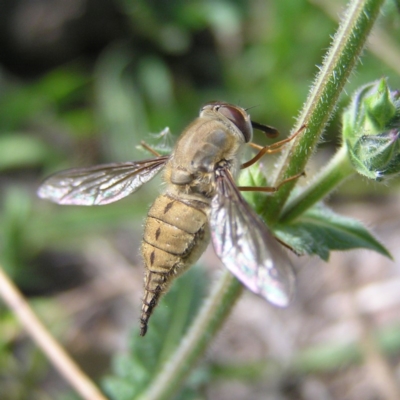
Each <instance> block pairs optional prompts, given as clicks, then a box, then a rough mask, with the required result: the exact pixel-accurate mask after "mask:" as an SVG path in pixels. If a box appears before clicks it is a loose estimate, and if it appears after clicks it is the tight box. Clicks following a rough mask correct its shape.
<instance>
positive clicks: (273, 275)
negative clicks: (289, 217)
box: [210, 168, 294, 307]
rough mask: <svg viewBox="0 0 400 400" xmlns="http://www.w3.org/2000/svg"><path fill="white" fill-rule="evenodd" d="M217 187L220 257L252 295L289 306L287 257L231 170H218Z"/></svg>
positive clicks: (214, 233)
mask: <svg viewBox="0 0 400 400" xmlns="http://www.w3.org/2000/svg"><path fill="white" fill-rule="evenodd" d="M216 184H217V194H216V196H215V197H214V199H213V201H212V206H211V221H210V225H211V237H212V242H213V245H214V249H215V252H216V254H217V255H218V257H219V258H220V259H221V261H222V262H223V263H224V265H225V266H226V267H227V268H228V269H229V270H230V271H231V272H232V273H233V274H234V275H235V276H236V277H237V278H238V279H239V280H240V281H241V282H242V283H243V284H244V285H245V286H247V287H248V288H249V289H250V290H251V291H252V292H254V293H256V294H259V295H261V296H262V297H264V298H265V299H266V300H268V301H269V302H271V303H272V304H274V305H277V306H281V307H284V306H286V305H288V303H289V301H290V299H291V296H292V292H293V287H294V272H293V269H292V266H291V264H290V261H289V259H288V257H287V255H286V254H285V252H284V251H283V249H282V248H281V246H280V245H279V244H278V242H277V241H276V239H274V237H273V236H272V235H271V233H270V232H269V231H268V229H267V227H266V226H265V224H264V223H263V222H262V220H261V219H260V218H259V217H258V215H257V214H256V213H255V212H254V211H253V210H252V209H251V207H250V206H249V205H248V204H247V203H246V201H245V200H244V198H243V197H242V195H241V194H240V192H239V190H238V188H237V187H236V185H235V183H234V181H233V178H232V176H231V175H230V172H229V171H228V170H226V169H224V168H220V169H217V170H216Z"/></svg>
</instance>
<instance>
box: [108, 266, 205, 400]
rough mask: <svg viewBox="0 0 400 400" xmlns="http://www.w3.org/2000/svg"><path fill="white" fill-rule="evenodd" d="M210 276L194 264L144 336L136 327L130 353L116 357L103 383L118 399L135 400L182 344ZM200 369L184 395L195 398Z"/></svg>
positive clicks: (177, 283) (159, 309)
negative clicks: (111, 370)
mask: <svg viewBox="0 0 400 400" xmlns="http://www.w3.org/2000/svg"><path fill="white" fill-rule="evenodd" d="M205 283H206V278H205V274H204V271H203V270H202V269H201V268H197V267H194V268H191V269H190V270H189V271H188V272H186V273H185V274H184V275H183V276H181V277H179V278H178V279H177V280H176V281H175V282H174V284H173V285H172V287H171V289H170V291H169V292H168V293H167V294H166V295H165V297H163V298H162V300H161V302H160V305H159V306H158V307H157V308H156V310H155V311H154V313H153V315H152V316H151V318H150V324H149V329H148V332H147V334H146V336H145V337H144V338H142V337H140V336H139V330H138V329H137V328H136V329H135V330H134V331H133V332H132V335H131V338H130V345H129V350H128V352H127V354H125V355H119V356H117V357H116V358H115V359H114V363H113V375H110V376H108V377H106V378H105V379H104V381H103V386H104V388H105V390H106V392H107V393H108V395H109V396H110V397H111V398H112V399H114V400H133V399H135V398H136V397H137V396H139V395H140V394H141V393H142V392H144V391H145V390H146V389H147V388H148V387H149V386H150V385H151V382H152V379H153V378H154V376H155V374H156V373H157V372H158V371H159V370H160V369H161V367H162V366H163V365H164V364H165V363H166V362H167V360H168V359H169V358H170V356H171V355H172V354H173V352H174V351H175V350H176V348H177V347H178V346H179V345H180V343H181V341H182V338H183V336H184V334H185V332H186V331H187V328H188V326H189V325H190V323H191V322H192V320H193V318H194V317H195V315H196V314H197V312H198V309H199V307H200V305H201V303H202V302H203V297H204V288H205ZM200 371H201V370H199V372H198V373H197V374H196V373H195V374H194V376H193V378H192V379H190V380H189V383H188V384H187V385H186V388H184V389H183V392H182V393H181V397H179V398H182V399H187V398H192V397H191V396H193V395H194V393H195V392H193V390H195V388H196V387H197V386H198V385H199V384H200V383H203V382H202V381H203V378H201V379H200V381H199V377H201V376H203V374H201V372H200Z"/></svg>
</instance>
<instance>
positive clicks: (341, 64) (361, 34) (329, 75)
mask: <svg viewBox="0 0 400 400" xmlns="http://www.w3.org/2000/svg"><path fill="white" fill-rule="evenodd" d="M382 4H383V0H352V1H351V2H350V4H349V7H348V9H347V11H346V12H345V16H344V18H343V19H342V22H341V24H340V27H339V29H338V31H337V33H336V35H335V37H334V39H333V43H332V45H331V47H330V49H329V51H328V54H327V55H326V57H325V59H324V63H323V65H322V67H321V69H320V72H319V74H318V76H317V78H316V80H315V83H314V85H313V87H312V89H311V92H310V95H309V96H308V99H307V101H306V103H305V105H304V107H303V110H302V112H301V114H300V117H299V118H298V120H297V123H296V126H295V130H298V129H299V128H300V127H301V126H303V125H306V129H305V131H304V132H303V133H301V134H300V135H298V137H297V138H296V139H295V140H294V141H293V143H292V146H291V147H290V148H289V149H288V151H287V152H286V153H285V154H284V155H283V157H282V159H281V165H280V167H279V169H278V174H277V176H276V179H275V182H274V184H275V186H277V184H278V183H279V182H281V181H282V180H284V179H286V178H288V177H290V176H294V175H296V174H298V173H300V172H302V171H304V169H305V165H306V163H307V161H308V159H309V158H310V156H311V155H312V153H313V152H314V150H315V147H316V145H317V144H318V140H319V138H320V136H321V134H322V131H323V129H324V127H325V125H326V123H327V121H328V120H329V118H330V115H331V114H332V112H333V110H334V107H335V105H336V103H337V100H338V98H339V95H340V93H341V91H342V89H343V87H344V85H345V83H346V82H347V80H348V78H349V75H350V73H351V71H352V70H353V68H354V66H355V64H356V63H357V60H358V58H359V56H360V54H361V52H362V50H363V48H364V46H365V43H366V40H367V37H368V34H369V33H370V31H371V29H372V26H373V24H374V22H375V21H376V19H377V18H378V16H379V11H380V8H381V6H382ZM294 184H295V182H294V181H293V182H289V183H287V184H285V185H283V186H282V188H281V189H280V190H279V191H278V192H277V193H276V194H275V195H274V196H273V197H270V198H269V199H268V200H266V203H265V207H264V210H265V211H264V215H263V216H264V218H265V219H266V221H267V222H268V223H269V224H273V223H276V222H277V221H278V219H279V217H280V213H281V210H282V208H283V206H284V204H285V202H286V200H287V198H288V197H289V194H290V192H291V190H292V189H293V186H294Z"/></svg>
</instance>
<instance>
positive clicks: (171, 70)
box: [0, 0, 400, 400]
mask: <svg viewBox="0 0 400 400" xmlns="http://www.w3.org/2000/svg"><path fill="white" fill-rule="evenodd" d="M344 5H345V4H344V2H342V1H337V2H334V4H332V2H329V1H328V0H310V1H306V0H298V1H296V2H293V1H292V0H279V1H278V0H267V1H265V0H251V1H244V0H223V1H215V2H212V1H200V0H198V1H195V0H194V1H183V0H175V1H164V0H158V1H154V0H150V1H149V0H69V1H63V0H35V1H30V0H0V249H1V254H0V260H1V264H2V266H3V268H4V269H5V271H6V272H7V273H8V274H9V276H10V277H11V278H12V279H13V280H14V282H16V284H17V285H18V286H19V288H20V289H21V290H22V291H23V293H24V294H25V295H26V296H27V297H29V299H30V301H31V304H32V305H33V307H34V309H35V311H36V312H37V314H38V315H39V316H40V318H41V319H42V320H44V322H45V323H46V325H47V326H48V327H49V329H50V330H51V332H52V333H53V334H54V335H55V337H56V338H57V339H58V340H59V341H60V342H61V343H62V344H63V345H64V346H65V347H66V348H67V350H68V351H69V352H70V353H71V354H72V355H73V357H74V358H75V359H76V360H77V362H78V363H79V365H81V366H82V368H83V369H84V370H85V371H86V372H87V373H88V374H89V375H90V376H91V377H92V378H93V379H94V380H95V381H96V382H97V383H98V384H99V385H101V387H102V388H103V389H104V390H105V391H106V393H107V394H108V395H109V396H110V397H111V398H113V399H118V400H121V399H129V398H133V397H134V395H135V393H136V391H137V390H138V389H137V388H140V387H145V386H146V385H148V383H149V382H150V381H151V377H152V374H153V373H154V371H155V370H156V369H157V367H158V366H159V365H160V363H161V362H162V361H163V360H164V359H165V357H166V355H167V354H169V352H170V351H171V349H173V348H174V346H176V345H177V343H179V338H180V336H179V335H173V332H182V331H184V327H185V326H186V324H187V323H188V322H189V321H190V320H191V318H192V317H193V315H194V314H195V310H196V307H198V306H199V304H201V301H202V299H203V298H204V296H205V295H206V293H207V292H208V290H209V287H210V285H211V282H212V281H213V279H215V276H216V275H217V274H218V271H219V270H220V269H221V268H223V267H222V266H221V264H220V263H219V262H218V261H217V259H216V258H215V256H214V254H213V251H212V249H211V248H209V249H208V250H207V252H206V253H205V255H204V256H203V257H202V259H201V260H200V262H199V263H198V265H197V266H195V267H193V268H192V269H191V270H190V272H188V273H187V274H186V275H185V276H183V277H182V278H180V279H179V280H178V281H176V282H175V284H174V285H173V289H172V291H171V294H170V295H169V296H167V297H166V298H165V300H163V301H162V302H161V304H160V305H159V307H158V308H157V309H156V310H155V313H154V315H153V317H152V318H153V321H152V322H151V323H150V328H149V329H150V331H149V335H148V336H146V338H138V325H139V321H138V318H139V311H140V304H141V295H142V276H143V267H142V262H141V258H140V256H139V247H140V242H141V235H142V225H143V220H144V217H145V215H146V210H147V209H148V207H149V204H150V203H151V202H152V201H153V199H154V198H155V197H156V195H157V193H158V191H159V188H160V182H161V181H160V179H158V178H157V179H155V180H154V182H152V183H149V184H147V185H146V186H145V187H143V188H142V189H141V190H140V191H139V192H138V193H136V194H135V195H134V196H131V197H128V198H126V199H124V200H122V201H120V202H118V203H116V204H111V205H108V206H105V207H89V208H84V207H82V208H79V207H62V206H57V205H54V204H51V203H48V202H46V201H43V200H40V199H38V198H37V197H36V189H37V187H38V185H39V184H40V182H41V180H42V179H43V178H44V177H45V176H47V175H48V174H50V173H52V172H55V171H58V170H61V169H65V168H69V167H83V166H90V165H94V164H100V163H104V162H117V161H130V160H137V159H141V158H145V157H146V156H147V155H145V154H144V153H143V151H141V150H140V149H138V148H137V145H138V144H139V143H140V141H141V140H146V141H147V142H149V143H151V144H153V143H155V144H157V140H158V139H157V135H156V134H157V133H160V132H161V131H162V130H163V129H164V128H165V127H167V126H168V127H169V128H170V129H171V132H172V133H173V135H174V137H177V135H179V133H180V132H181V131H182V129H183V128H184V127H185V126H186V125H187V124H188V123H189V122H191V120H192V119H194V118H195V117H196V116H197V114H198V111H199V108H200V107H201V105H202V104H204V103H205V102H207V101H210V100H216V99H219V100H224V101H228V102H230V103H235V104H239V105H241V106H243V107H246V108H247V107H252V109H251V115H252V119H254V120H255V121H259V122H262V123H266V124H270V125H273V126H275V127H277V128H278V129H279V131H280V132H281V138H282V137H285V136H287V135H288V133H289V131H290V129H291V127H292V125H293V123H294V121H295V117H296V116H297V115H298V114H299V110H300V109H301V106H302V104H303V102H304V101H305V99H306V96H307V94H308V91H309V88H310V85H311V84H312V81H313V78H314V76H315V74H316V72H317V71H318V65H321V63H322V58H323V56H324V54H325V52H326V50H327V49H328V47H329V44H330V41H331V37H332V35H333V34H334V33H335V31H336V29H337V19H338V15H340V12H341V11H343V9H344ZM384 11H385V12H384V15H383V16H382V18H381V20H380V24H379V25H380V26H379V29H377V30H376V32H375V35H374V40H373V42H372V43H371V44H370V46H369V48H368V49H367V50H366V51H365V54H364V57H363V59H362V63H360V65H359V66H358V68H357V71H356V73H354V74H352V76H351V80H350V82H349V83H348V85H347V86H346V90H345V92H344V93H343V95H342V98H341V101H340V104H339V107H338V109H337V114H336V115H334V116H333V118H332V120H331V123H330V125H329V127H328V128H327V129H326V133H325V135H324V141H323V143H321V146H320V150H319V151H318V153H317V154H316V155H315V156H314V158H313V160H312V162H311V163H310V165H309V167H308V168H307V171H306V172H307V177H306V178H304V179H302V183H303V184H304V183H306V182H307V180H309V179H311V178H312V175H313V173H314V171H315V170H318V169H319V168H320V167H321V165H323V164H324V163H326V160H327V159H329V158H330V156H331V155H332V154H333V153H334V151H335V148H336V147H337V146H338V144H339V143H340V138H339V132H340V113H341V111H342V110H343V108H344V107H345V106H346V105H347V104H348V102H349V96H350V95H351V93H353V91H354V90H355V89H356V88H357V87H359V86H360V85H363V84H366V83H368V82H370V81H373V80H376V79H379V78H381V77H382V76H387V77H388V78H389V81H388V82H389V85H390V86H391V87H392V88H393V89H395V88H400V47H399V44H400V35H399V32H400V14H399V12H398V9H397V8H396V6H395V2H394V1H393V2H389V1H388V2H387V4H386V6H385V10H384ZM172 139H173V140H174V138H172ZM173 140H172V142H173ZM255 141H257V142H258V143H266V141H265V139H264V138H263V137H261V135H260V136H256V138H255ZM399 200H400V199H399V191H398V179H394V180H391V181H390V182H389V183H386V184H374V183H371V182H366V180H365V179H364V178H360V177H357V178H353V179H351V180H349V181H348V182H346V183H345V184H344V185H343V186H342V187H341V188H340V190H338V191H337V192H335V193H334V195H332V196H331V197H330V199H329V201H328V204H329V205H330V207H332V208H333V209H335V210H336V211H337V212H340V213H342V214H344V215H346V216H349V217H355V218H357V219H359V220H361V221H363V222H364V223H365V224H366V225H367V226H368V227H370V228H371V229H372V230H373V232H374V233H376V234H377V236H378V237H379V238H380V239H381V241H382V243H384V244H385V245H386V246H387V248H388V249H389V251H391V253H392V255H393V258H394V261H391V260H387V259H385V258H384V257H383V256H381V255H378V254H375V253H372V252H370V251H367V250H359V251H352V252H349V253H335V254H333V255H332V256H331V259H330V261H329V263H323V262H322V261H320V260H319V259H317V258H309V257H301V258H298V257H295V256H293V257H292V259H293V264H294V265H295V267H296V273H297V277H298V289H297V295H296V299H295V301H294V302H293V304H292V305H291V306H290V307H289V308H288V309H286V310H277V309H274V308H273V307H271V306H270V305H269V304H267V303H266V302H265V301H264V300H262V299H260V298H258V297H256V296H255V295H253V294H251V293H249V292H247V291H245V293H244V295H243V296H242V298H241V299H240V301H239V302H238V303H237V306H236V307H235V309H234V312H233V314H232V316H231V317H230V318H229V320H228V322H227V324H225V326H224V328H223V329H222V331H221V332H220V334H219V335H218V337H217V338H216V340H215V341H214V343H213V346H212V351H209V353H208V354H207V355H206V357H205V358H204V360H203V361H202V363H201V364H200V365H199V367H198V368H197V369H196V370H195V371H194V372H193V373H192V375H191V376H190V379H189V381H188V383H187V384H186V386H185V388H184V389H183V392H181V395H180V397H179V398H182V399H202V398H210V399H222V400H223V399H230V400H235V399H274V400H275V399H305V400H314V399H319V400H320V399H349V400H357V399H364V400H368V399H371V400H372V399H390V398H393V399H395V398H396V397H390V396H391V395H392V394H393V393H395V395H396V390H399V389H397V388H396V382H397V385H398V384H399V382H400V262H399V260H400V254H399V253H400V249H399V246H398V239H399V233H400V230H399V222H398V221H399V216H400V205H399V204H400V201H399ZM0 326H1V328H0V398H1V399H7V400H8V399H9V400H14V399H76V398H78V397H76V395H75V394H74V393H73V391H72V390H71V389H70V388H69V386H68V385H67V384H66V383H65V382H64V381H63V379H62V378H60V376H59V375H58V373H57V372H56V371H54V370H53V369H52V367H51V366H50V365H49V363H48V361H47V360H46V358H45V357H44V356H43V354H42V353H41V352H40V351H39V350H38V349H37V347H36V346H35V344H34V343H33V342H32V341H31V339H30V338H28V337H27V336H26V333H25V332H24V331H23V330H22V329H21V327H20V324H19V323H18V321H17V320H16V319H15V317H14V316H13V315H12V312H10V311H9V310H8V309H7V308H6V307H5V306H4V305H3V303H1V301H0ZM171 327H175V328H173V329H172V328H171ZM170 328H171V329H170ZM174 329H175V331H174ZM166 331H167V332H169V335H166ZM166 336H168V337H166ZM138 370H140V371H142V372H143V371H146V373H143V374H142V377H141V378H139V377H138V376H137V375H138V374H137V371H138ZM397 393H398V392H397Z"/></svg>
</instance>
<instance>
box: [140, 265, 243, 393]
mask: <svg viewBox="0 0 400 400" xmlns="http://www.w3.org/2000/svg"><path fill="white" fill-rule="evenodd" d="M242 288H243V286H242V284H241V283H240V282H239V281H238V280H237V279H236V278H235V277H234V276H233V275H232V274H231V273H230V272H229V271H227V270H225V271H223V272H222V275H221V277H220V278H219V280H218V281H217V282H216V284H215V286H214V288H213V290H212V292H211V294H210V296H209V297H208V298H207V300H206V301H205V303H204V305H203V306H202V308H201V310H200V311H199V313H198V315H197V317H196V319H195V321H194V322H193V324H192V326H191V327H190V329H189V331H188V333H187V335H186V337H185V338H184V339H183V341H182V343H181V344H180V345H179V347H178V349H177V351H176V353H175V354H174V355H173V356H172V357H171V359H170V360H169V361H168V362H167V363H166V364H165V365H164V367H163V368H162V370H161V371H160V372H159V374H158V375H157V376H156V377H155V378H154V380H153V381H152V383H151V386H150V387H149V389H148V390H147V391H146V392H145V393H142V394H141V396H140V397H139V399H140V400H162V399H170V398H171V396H172V395H173V394H174V393H175V392H176V391H178V390H179V388H180V387H181V385H182V382H183V381H184V379H185V378H186V376H187V375H188V374H189V372H190V371H191V368H192V367H193V365H194V364H195V362H196V361H197V360H198V359H199V358H200V357H201V356H202V354H203V353H204V351H205V349H206V348H207V346H208V345H209V344H210V342H211V340H212V339H213V337H214V335H215V333H216V332H217V331H218V329H219V328H220V326H221V325H222V323H223V322H224V321H225V319H226V318H227V316H228V315H229V313H230V311H231V310H232V308H233V305H234V304H235V301H236V300H237V299H238V298H239V296H240V294H241V293H242Z"/></svg>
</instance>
